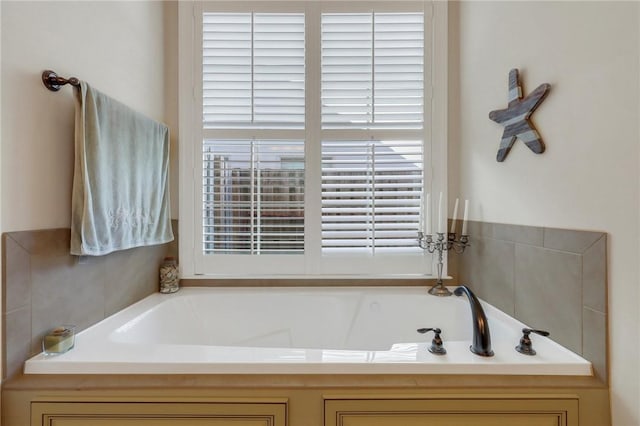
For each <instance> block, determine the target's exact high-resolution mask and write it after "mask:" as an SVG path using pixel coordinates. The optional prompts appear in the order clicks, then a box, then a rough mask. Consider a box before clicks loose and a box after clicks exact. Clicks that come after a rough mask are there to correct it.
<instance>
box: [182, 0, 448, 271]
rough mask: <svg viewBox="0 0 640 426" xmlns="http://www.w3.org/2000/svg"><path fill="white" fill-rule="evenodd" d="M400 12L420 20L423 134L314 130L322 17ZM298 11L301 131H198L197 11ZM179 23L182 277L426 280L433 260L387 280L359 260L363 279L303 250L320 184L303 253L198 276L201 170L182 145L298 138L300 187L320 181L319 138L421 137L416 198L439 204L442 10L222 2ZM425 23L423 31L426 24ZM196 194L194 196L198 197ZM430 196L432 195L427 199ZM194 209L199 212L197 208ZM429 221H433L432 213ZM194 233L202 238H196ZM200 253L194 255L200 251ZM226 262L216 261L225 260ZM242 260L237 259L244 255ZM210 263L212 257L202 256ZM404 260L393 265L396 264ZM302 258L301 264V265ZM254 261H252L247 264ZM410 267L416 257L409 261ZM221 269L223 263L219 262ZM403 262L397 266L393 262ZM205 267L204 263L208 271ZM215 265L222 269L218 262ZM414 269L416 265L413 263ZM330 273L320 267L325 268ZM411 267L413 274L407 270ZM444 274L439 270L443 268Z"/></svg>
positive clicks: (412, 4) (309, 199) (309, 208)
mask: <svg viewBox="0 0 640 426" xmlns="http://www.w3.org/2000/svg"><path fill="white" fill-rule="evenodd" d="M372 10H375V11H376V12H402V11H416V10H420V11H423V12H424V14H425V32H424V55H425V63H428V64H429V65H430V67H429V66H425V70H424V93H423V96H424V97H423V99H424V101H423V102H424V118H425V120H424V126H423V128H422V129H369V130H364V129H324V130H323V129H321V123H320V120H319V119H318V120H314V119H309V118H310V117H318V118H319V117H320V115H321V91H320V89H321V88H320V82H321V66H320V65H321V64H320V52H321V37H320V25H321V14H322V13H323V12H368V11H372ZM205 11H207V12H251V11H253V12H304V13H305V51H306V54H305V126H304V128H303V129H205V128H203V125H202V105H201V99H202V92H201V91H202V84H201V82H200V81H199V79H201V70H202V53H201V52H202V37H201V30H199V29H200V28H202V13H203V12H205ZM178 22H179V53H178V59H179V86H178V89H179V141H180V150H179V151H180V155H179V190H180V191H179V207H180V214H179V217H180V220H179V235H180V239H179V253H180V263H181V277H182V278H188V279H194V278H196V279H197V278H212V277H215V278H322V279H324V278H363V277H366V278H391V277H392V278H399V279H402V278H409V279H411V278H413V279H415V278H425V276H426V277H429V276H432V275H433V268H432V267H431V266H432V256H431V255H429V254H428V253H426V254H424V255H422V254H420V255H418V256H421V260H420V270H421V271H424V272H414V273H411V274H397V275H395V274H394V275H389V274H385V273H381V272H380V270H377V269H376V263H377V261H376V260H375V257H371V258H370V259H369V260H368V261H367V260H365V261H364V265H368V266H369V269H367V271H368V273H367V274H361V273H357V274H354V273H353V272H352V269H353V262H354V261H355V260H356V259H355V258H353V257H350V256H342V257H340V258H338V257H331V256H329V258H331V259H330V261H329V263H328V264H327V262H325V261H324V260H325V257H326V256H325V257H323V256H322V253H321V250H322V248H321V244H317V243H316V244H309V243H308V242H310V241H315V242H317V241H319V240H321V239H322V237H321V226H320V225H321V188H320V186H319V185H317V187H314V186H313V185H309V186H306V187H305V222H306V221H310V223H313V224H315V225H316V226H313V227H311V226H308V225H307V226H305V254H304V255H260V256H251V262H252V265H256V267H257V269H259V272H257V273H253V272H251V271H247V270H246V267H245V268H244V273H243V274H235V273H230V272H229V269H230V268H221V269H216V268H215V266H214V268H213V270H214V271H216V272H212V273H202V271H203V268H204V267H205V266H207V265H203V257H204V255H202V253H200V254H198V247H201V244H202V236H200V238H198V232H199V230H200V231H201V227H200V226H199V224H200V223H201V220H200V219H201V212H199V208H198V206H201V205H202V203H201V201H202V195H201V194H199V193H198V191H199V189H200V186H199V185H194V184H193V183H194V182H197V181H198V179H200V180H201V175H200V172H201V165H199V164H196V159H197V158H202V156H201V152H200V151H199V149H200V148H201V144H199V143H190V142H189V141H193V142H196V141H199V140H200V141H201V140H203V139H205V138H210V137H215V138H216V139H223V138H230V139H247V138H249V139H251V138H254V139H264V138H265V136H267V137H268V136H269V135H273V137H274V138H277V139H284V138H289V139H303V140H305V158H306V159H307V161H306V164H305V182H313V181H318V182H319V181H320V179H321V164H320V161H309V159H319V158H321V143H320V142H321V141H322V138H323V135H328V136H329V139H330V140H337V139H340V138H344V140H368V139H372V138H378V139H381V138H387V139H389V138H390V137H391V139H397V140H398V139H402V138H410V137H411V136H413V137H414V138H415V137H417V138H420V139H422V140H423V141H424V147H423V156H424V157H423V164H424V168H425V171H426V173H425V175H424V188H423V195H424V194H426V193H432V194H434V193H438V192H443V194H444V203H445V206H446V205H447V203H446V198H447V197H446V194H447V191H446V187H447V185H446V178H447V161H446V160H447V155H446V154H447V144H446V140H447V108H448V105H447V60H448V58H447V5H446V3H445V2H438V1H433V2H432V1H398V2H396V1H386V2H385V1H355V2H354V1H277V2H271V1H269V2H261V1H244V0H240V1H233V2H231V1H221V2H206V3H203V2H197V1H184V2H179V5H178ZM429 24H430V25H429ZM200 192H201V191H200ZM432 198H434V197H432ZM200 210H201V209H200ZM432 217H433V215H432ZM200 233H201V232H200ZM200 252H201V251H200ZM228 256H233V255H219V256H218V257H224V258H226V259H228ZM238 256H242V257H243V258H244V259H246V258H247V255H238ZM209 257H211V256H209ZM402 258H403V257H398V258H396V259H394V262H402ZM302 259H304V261H302ZM254 262H255V263H254ZM413 262H415V259H414V260H413ZM224 263H225V264H228V262H227V261H224ZM283 264H284V265H287V266H286V268H287V273H282V269H283V267H282V265H283ZM400 264H402V263H400ZM209 266H210V265H209ZM220 266H221V267H223V266H225V265H223V264H220ZM414 266H415V265H414ZM329 268H330V270H331V271H332V272H331V274H328V273H326V271H323V269H325V270H326V269H329ZM414 269H415V268H414ZM445 271H446V269H445Z"/></svg>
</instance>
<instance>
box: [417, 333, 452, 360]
mask: <svg viewBox="0 0 640 426" xmlns="http://www.w3.org/2000/svg"><path fill="white" fill-rule="evenodd" d="M429 331H433V340H432V341H431V346H429V352H431V353H432V354H434V355H444V354H446V353H447V350H446V349H445V348H444V346H443V342H442V337H440V334H441V333H442V330H440V329H439V328H419V329H418V330H417V332H418V333H420V334H424V333H428V332H429Z"/></svg>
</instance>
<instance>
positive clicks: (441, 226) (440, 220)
mask: <svg viewBox="0 0 640 426" xmlns="http://www.w3.org/2000/svg"><path fill="white" fill-rule="evenodd" d="M442 216H443V214H442V192H441V193H440V201H438V233H439V234H443V233H444V219H443V217H442Z"/></svg>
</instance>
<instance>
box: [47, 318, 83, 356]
mask: <svg viewBox="0 0 640 426" xmlns="http://www.w3.org/2000/svg"><path fill="white" fill-rule="evenodd" d="M75 340H76V326H75V325H70V324H66V325H61V326H59V327H56V328H52V329H51V330H49V331H47V333H46V334H45V335H44V337H43V338H42V352H44V353H45V355H59V354H63V353H65V352H67V351H69V350H71V349H73V347H74V346H75Z"/></svg>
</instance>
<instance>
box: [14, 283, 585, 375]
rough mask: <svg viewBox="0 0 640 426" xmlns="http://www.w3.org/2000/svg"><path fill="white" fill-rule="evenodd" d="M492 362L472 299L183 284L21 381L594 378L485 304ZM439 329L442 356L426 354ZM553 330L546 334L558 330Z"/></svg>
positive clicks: (102, 326)
mask: <svg viewBox="0 0 640 426" xmlns="http://www.w3.org/2000/svg"><path fill="white" fill-rule="evenodd" d="M483 306H484V309H485V312H486V314H487V317H488V322H489V327H490V330H491V338H492V343H493V345H492V346H493V350H494V352H495V356H493V357H490V358H485V357H481V356H478V355H474V354H472V353H471V352H470V350H469V345H470V343H471V339H472V322H471V313H470V312H471V311H470V308H469V301H468V299H467V298H466V296H462V297H456V296H451V297H434V296H430V295H428V294H427V289H426V288H421V287H370V288H369V287H368V288H362V287H348V288H335V287H331V288H308V287H304V288H196V287H188V288H182V289H181V290H180V291H179V292H178V293H175V294H171V295H164V294H159V293H157V294H153V295H151V296H149V297H147V298H145V299H143V300H141V301H140V302H138V303H136V304H134V305H132V306H130V307H128V308H126V309H124V310H122V311H121V312H119V313H117V314H115V315H113V316H111V317H109V318H107V319H105V320H103V321H101V322H100V323H98V324H96V325H94V326H92V327H90V328H88V329H86V330H84V331H82V332H81V333H79V334H78V335H77V336H76V343H75V348H74V349H72V350H71V351H69V352H67V353H65V354H62V355H56V356H45V355H43V354H40V355H37V356H35V357H33V358H31V359H30V360H28V361H27V362H26V364H25V373H26V374H179V373H188V374H207V373H217V374H221V373H227V374H238V373H247V374H318V373H319V374H326V373H331V374H362V373H366V374H524V375H591V374H592V369H591V363H589V362H588V361H586V360H584V359H583V358H581V357H579V356H578V355H576V354H574V353H573V352H571V351H569V350H567V349H565V348H563V347H562V346H560V345H558V344H556V343H555V342H553V341H552V340H550V339H548V338H544V337H541V336H537V335H532V340H533V346H534V348H535V350H536V351H537V355H535V356H526V355H522V354H520V353H518V352H516V351H515V346H516V345H517V344H518V342H519V339H520V336H521V330H522V328H523V327H524V326H525V325H524V324H522V323H521V322H519V321H517V320H515V319H513V318H511V317H509V316H507V315H506V314H504V313H503V312H501V311H499V310H498V309H496V308H494V307H492V306H490V305H488V304H486V303H483ZM422 327H439V328H441V329H442V338H443V340H444V347H445V348H446V350H447V354H446V355H443V356H438V355H434V354H431V353H430V352H428V350H427V348H428V346H429V345H430V342H431V338H432V337H433V334H432V333H429V334H428V335H421V334H418V333H417V332H416V329H418V328H422ZM549 331H551V335H552V336H553V330H549Z"/></svg>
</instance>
